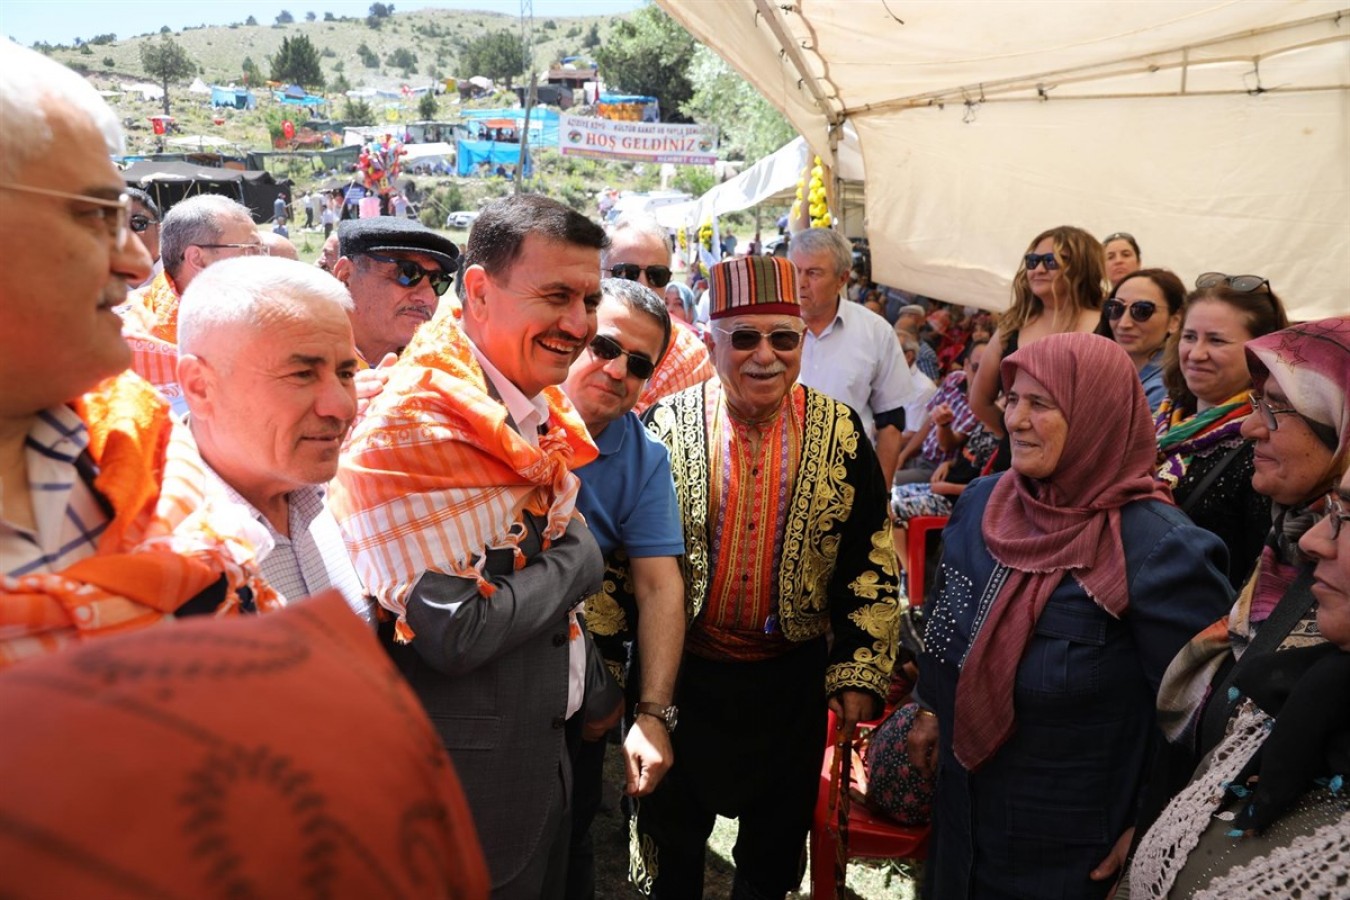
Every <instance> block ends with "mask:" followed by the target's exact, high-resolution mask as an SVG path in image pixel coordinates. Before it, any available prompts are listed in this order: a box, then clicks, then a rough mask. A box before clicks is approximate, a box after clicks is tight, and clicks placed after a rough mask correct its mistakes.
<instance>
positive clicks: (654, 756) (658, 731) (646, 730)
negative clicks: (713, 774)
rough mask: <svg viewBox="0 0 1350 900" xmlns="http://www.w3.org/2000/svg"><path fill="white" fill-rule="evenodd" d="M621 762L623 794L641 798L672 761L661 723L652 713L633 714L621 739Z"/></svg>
mask: <svg viewBox="0 0 1350 900" xmlns="http://www.w3.org/2000/svg"><path fill="white" fill-rule="evenodd" d="M623 761H624V767H625V768H626V769H627V772H628V777H627V779H626V781H627V783H626V785H625V786H624V793H626V794H627V795H628V796H630V797H645V796H646V795H647V794H650V793H651V792H652V791H654V790H655V789H656V786H657V785H658V784H660V783H661V779H662V777H664V776H665V774H666V772H667V771H669V770H670V766H671V763H673V762H674V761H675V751H674V750H673V749H671V746H670V733H669V732H668V731H666V726H665V723H663V722H662V721H661V720H659V719H657V718H656V717H655V716H647V715H641V716H637V717H636V718H635V719H634V720H633V727H632V728H630V729H628V737H627V738H626V739H625V740H624V742H623Z"/></svg>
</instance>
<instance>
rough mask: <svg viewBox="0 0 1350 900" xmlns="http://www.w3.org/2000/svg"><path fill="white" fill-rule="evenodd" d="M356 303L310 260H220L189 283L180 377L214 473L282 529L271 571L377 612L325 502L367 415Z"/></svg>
mask: <svg viewBox="0 0 1350 900" xmlns="http://www.w3.org/2000/svg"><path fill="white" fill-rule="evenodd" d="M351 305H352V301H351V297H349V296H348V294H347V292H346V290H344V289H343V287H342V285H340V284H338V283H337V282H336V281H334V280H333V279H332V278H331V277H329V276H328V275H325V274H324V273H323V272H320V271H318V270H317V269H315V268H314V267H313V266H309V265H305V264H304V263H301V262H296V261H294V260H288V259H270V258H267V257H244V258H241V259H228V260H224V261H222V262H219V263H216V264H215V265H213V266H211V267H210V268H209V269H207V270H206V271H204V272H202V273H201V274H200V275H198V276H197V277H196V278H194V279H193V281H192V284H191V286H189V287H188V289H187V290H186V291H184V293H183V304H182V308H181V310H180V312H179V315H178V383H179V384H180V385H181V387H182V390H183V395H184V398H185V399H186V401H187V407H188V410H189V412H190V416H189V418H188V426H189V428H190V429H191V431H192V437H193V439H194V440H195V441H196V443H197V449H198V450H199V451H200V453H201V457H202V460H203V461H204V462H205V463H206V465H207V466H208V467H209V468H210V472H208V473H207V477H210V476H211V475H214V476H215V477H216V478H218V479H220V481H221V482H222V483H223V484H224V486H225V488H226V490H225V495H226V496H227V497H228V498H229V499H230V500H232V501H233V502H234V504H235V505H236V506H239V507H242V508H243V509H244V511H245V512H246V513H247V514H248V515H249V517H250V518H252V519H253V520H255V521H256V522H258V523H259V524H260V525H262V526H263V527H265V528H266V529H267V531H268V533H269V534H270V536H271V547H270V549H269V548H266V547H264V548H261V549H260V557H261V558H260V561H259V564H258V568H259V570H260V571H261V572H262V574H263V577H264V578H266V579H267V581H268V583H269V584H271V586H272V587H273V588H275V589H276V590H277V591H279V592H280V593H281V594H282V595H284V596H285V597H286V599H287V600H299V599H300V598H302V597H307V596H310V595H311V594H317V593H320V592H322V591H324V590H326V589H328V588H330V587H331V588H336V589H337V590H338V591H339V592H340V593H341V594H342V596H343V598H344V599H345V600H346V601H347V605H348V606H350V607H351V608H352V609H353V610H354V611H355V612H356V613H357V614H358V615H360V616H361V617H362V618H363V619H365V620H366V621H373V616H372V612H371V609H370V604H369V603H368V602H367V600H366V598H365V595H364V591H363V590H362V588H361V582H360V580H359V579H358V578H357V575H356V570H355V568H353V566H352V561H351V557H350V556H349V555H348V554H347V548H346V546H345V544H344V543H343V540H342V534H341V533H340V532H339V531H338V526H337V521H336V520H335V519H334V518H333V515H332V513H330V512H328V510H327V509H326V508H325V507H324V493H325V490H326V486H327V484H328V482H329V481H330V480H332V478H333V476H334V475H336V474H337V467H338V451H339V449H340V448H341V446H342V439H343V438H344V437H346V435H347V429H348V428H350V427H351V424H352V420H353V419H355V417H356V389H355V377H356V371H357V367H358V364H357V356H356V349H355V347H354V346H353V345H352V327H351V324H350V323H349V322H348V320H347V315H348V313H349V311H350V309H351Z"/></svg>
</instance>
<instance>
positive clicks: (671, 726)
mask: <svg viewBox="0 0 1350 900" xmlns="http://www.w3.org/2000/svg"><path fill="white" fill-rule="evenodd" d="M638 716H655V717H656V718H658V719H660V720H661V724H662V725H665V726H666V731H674V730H675V726H676V725H677V724H679V721H680V710H679V709H678V708H677V707H676V706H675V704H673V703H672V704H671V705H670V706H662V705H661V704H660V703H639V704H638V705H637V706H635V707H633V718H635V719H636V718H637V717H638Z"/></svg>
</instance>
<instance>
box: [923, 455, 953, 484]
mask: <svg viewBox="0 0 1350 900" xmlns="http://www.w3.org/2000/svg"><path fill="white" fill-rule="evenodd" d="M951 470H952V461H951V460H950V459H949V460H947V461H946V462H943V463H939V464H938V467H937V468H936V469H934V470H933V474H932V475H931V476H929V478H928V483H929V484H930V485H933V484H939V483H941V482H943V481H946V480H947V473H948V472H950V471H951Z"/></svg>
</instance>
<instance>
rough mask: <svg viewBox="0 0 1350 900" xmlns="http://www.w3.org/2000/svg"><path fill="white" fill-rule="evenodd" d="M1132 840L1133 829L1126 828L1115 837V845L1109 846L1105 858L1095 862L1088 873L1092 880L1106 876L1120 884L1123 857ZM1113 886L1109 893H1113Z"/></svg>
mask: <svg viewBox="0 0 1350 900" xmlns="http://www.w3.org/2000/svg"><path fill="white" fill-rule="evenodd" d="M1133 840H1134V829H1133V828H1126V829H1125V833H1124V834H1122V835H1121V836H1120V837H1119V838H1117V839H1116V845H1115V846H1114V847H1112V848H1111V852H1110V853H1108V854H1106V859H1104V860H1102V861H1101V862H1099V863H1098V864H1097V868H1095V869H1093V870H1092V872H1091V873H1090V874H1089V875H1088V877H1089V878H1091V879H1092V880H1093V881H1105V880H1107V879H1108V878H1113V879H1115V884H1116V885H1119V884H1120V877H1121V876H1122V875H1124V874H1125V872H1124V871H1123V870H1124V867H1125V857H1126V856H1127V855H1128V854H1129V852H1130V842H1131V841H1133ZM1115 890H1116V889H1115V887H1114V886H1113V887H1112V888H1111V890H1110V891H1109V893H1112V894H1114V893H1115Z"/></svg>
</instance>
